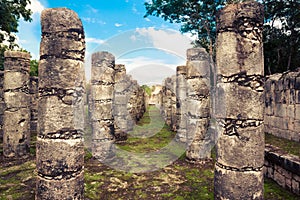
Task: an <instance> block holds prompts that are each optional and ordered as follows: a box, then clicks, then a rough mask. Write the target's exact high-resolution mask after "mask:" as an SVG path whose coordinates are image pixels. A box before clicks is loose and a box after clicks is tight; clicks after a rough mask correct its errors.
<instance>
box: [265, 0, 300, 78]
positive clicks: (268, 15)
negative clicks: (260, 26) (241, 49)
mask: <svg viewBox="0 0 300 200" xmlns="http://www.w3.org/2000/svg"><path fill="white" fill-rule="evenodd" d="M263 3H264V8H265V21H266V23H265V27H264V49H265V50H264V56H265V70H266V73H268V74H273V73H276V72H283V71H287V70H293V69H296V68H298V67H300V65H299V62H300V45H299V44H300V41H299V38H300V2H299V1H298V0H280V1H279V0H264V2H263Z"/></svg>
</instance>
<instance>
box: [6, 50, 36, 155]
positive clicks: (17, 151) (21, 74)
mask: <svg viewBox="0 0 300 200" xmlns="http://www.w3.org/2000/svg"><path fill="white" fill-rule="evenodd" d="M4 57H5V60H4V81H3V90H4V102H5V109H4V118H3V155H4V156H6V157H22V156H27V155H28V154H29V143H30V108H29V104H30V95H29V68H30V54H29V53H25V52H17V51H5V53H4Z"/></svg>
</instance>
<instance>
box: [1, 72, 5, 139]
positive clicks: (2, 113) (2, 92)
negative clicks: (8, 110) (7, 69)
mask: <svg viewBox="0 0 300 200" xmlns="http://www.w3.org/2000/svg"><path fill="white" fill-rule="evenodd" d="M3 84H4V71H0V138H1V139H3V117H4V116H3V115H4V109H5V102H4V91H3Z"/></svg>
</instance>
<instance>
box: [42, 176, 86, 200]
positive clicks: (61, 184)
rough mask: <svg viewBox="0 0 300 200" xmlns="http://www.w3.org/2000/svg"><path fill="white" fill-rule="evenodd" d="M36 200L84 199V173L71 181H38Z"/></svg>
mask: <svg viewBox="0 0 300 200" xmlns="http://www.w3.org/2000/svg"><path fill="white" fill-rule="evenodd" d="M36 199H53V200H59V199H84V175H83V171H82V172H81V173H79V174H77V175H74V177H73V178H71V179H62V180H48V179H44V178H43V179H42V178H39V179H37V191H36Z"/></svg>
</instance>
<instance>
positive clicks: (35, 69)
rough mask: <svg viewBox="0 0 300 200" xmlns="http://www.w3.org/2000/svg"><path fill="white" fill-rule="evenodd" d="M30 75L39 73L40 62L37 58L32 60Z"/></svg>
mask: <svg viewBox="0 0 300 200" xmlns="http://www.w3.org/2000/svg"><path fill="white" fill-rule="evenodd" d="M29 73H30V76H38V75H39V62H38V61H37V60H30V71H29Z"/></svg>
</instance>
